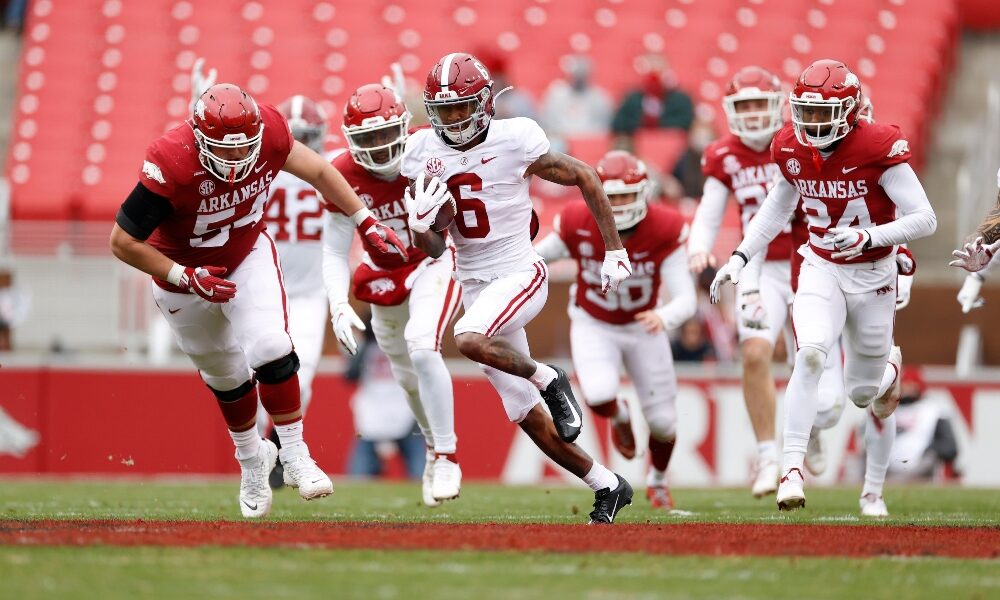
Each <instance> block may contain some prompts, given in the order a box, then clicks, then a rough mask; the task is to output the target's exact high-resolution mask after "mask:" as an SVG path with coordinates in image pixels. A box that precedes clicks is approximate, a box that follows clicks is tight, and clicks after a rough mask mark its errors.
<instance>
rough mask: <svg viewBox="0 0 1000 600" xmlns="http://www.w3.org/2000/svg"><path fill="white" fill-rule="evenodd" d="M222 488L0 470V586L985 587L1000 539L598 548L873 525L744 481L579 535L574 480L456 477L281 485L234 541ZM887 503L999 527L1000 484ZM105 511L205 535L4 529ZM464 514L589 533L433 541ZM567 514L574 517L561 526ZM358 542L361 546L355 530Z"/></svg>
mask: <svg viewBox="0 0 1000 600" xmlns="http://www.w3.org/2000/svg"><path fill="white" fill-rule="evenodd" d="M237 490H238V481H237V480H236V479H235V478H233V480H232V481H224V482H210V483H205V482H174V483H164V482H135V481H133V482H122V481H117V482H109V481H43V482H30V481H27V480H24V479H12V480H6V481H3V480H0V534H3V533H4V531H5V530H7V535H6V537H0V540H3V541H2V542H0V543H2V544H3V545H0V597H3V598H42V597H45V598H50V597H51V598H54V597H60V598H65V597H69V598H135V597H144V598H145V597H148V598H191V597H213V598H225V597H239V598H286V597H287V598H305V597H324V598H364V599H370V598H407V599H417V598H435V599H447V598H505V599H506V598H518V599H521V598H525V599H527V598H545V599H550V598H564V597H567V598H568V597H578V598H692V597H706V598H768V599H774V598H892V599H894V600H895V599H900V598H906V599H909V598H934V599H941V598H948V599H949V600H951V599H953V598H984V599H985V598H1000V559H998V558H997V557H1000V547H998V548H994V549H989V548H987V549H986V551H985V553H983V554H980V555H982V556H992V557H993V558H979V559H957V558H942V557H931V556H885V555H880V554H881V553H882V551H880V550H879V549H878V548H873V550H872V551H871V552H870V554H873V556H864V557H858V556H855V557H849V556H839V554H840V552H839V550H838V547H837V546H836V544H834V543H831V542H824V541H822V540H817V545H819V546H820V548H819V549H818V550H817V551H816V552H817V553H818V554H822V556H815V555H814V556H797V555H786V556H762V555H757V554H756V553H755V552H753V550H752V548H751V549H750V550H749V551H743V550H740V540H739V539H736V540H733V544H731V545H729V546H727V548H735V550H732V551H729V550H727V551H726V552H725V554H729V555H724V556H716V555H706V554H704V553H702V554H698V555H685V554H684V545H685V541H684V539H681V538H678V539H677V546H678V547H677V548H674V549H672V550H671V551H670V554H669V555H665V554H648V553H644V552H641V551H634V552H633V551H624V552H622V551H619V552H612V553H609V552H602V551H601V550H600V549H601V545H602V544H601V537H600V536H608V537H607V539H608V540H609V541H610V540H614V541H615V542H616V545H615V548H617V549H621V548H622V545H623V543H624V544H625V545H626V546H627V544H628V540H627V539H626V540H621V539H617V540H616V539H615V538H614V536H616V535H619V536H621V535H628V536H631V535H635V534H636V532H640V531H645V532H647V533H649V534H651V535H653V536H671V535H674V534H676V533H677V532H680V531H681V530H683V529H684V527H685V524H687V525H691V524H699V523H705V524H709V525H708V526H712V525H711V524H745V525H746V526H747V527H756V528H757V530H760V526H771V525H773V527H770V528H769V529H767V531H768V537H767V539H766V541H767V544H768V551H767V552H766V554H783V553H784V552H783V551H782V538H783V537H785V535H784V532H787V531H789V527H796V526H811V525H815V524H821V525H830V526H831V529H832V528H833V526H843V525H847V526H850V527H853V529H848V530H847V535H849V536H851V535H852V532H856V535H855V536H853V537H855V538H858V537H860V539H861V542H862V545H863V542H864V539H865V536H868V535H870V532H871V531H872V530H871V529H869V528H866V527H864V526H863V525H864V524H870V523H871V522H870V521H862V520H860V519H859V517H858V516H857V515H858V510H857V493H858V490H857V489H854V488H828V489H822V488H815V489H809V490H807V495H808V504H807V507H806V509H805V510H803V511H799V512H797V513H794V514H791V515H786V514H779V513H778V512H777V510H776V509H775V508H774V503H773V498H769V499H766V500H761V501H757V500H754V499H753V498H751V497H750V495H749V493H748V491H747V490H743V489H735V490H732V489H729V490H720V489H712V490H704V489H699V490H685V489H681V490H675V492H674V497H675V500H676V502H677V504H678V507H679V509H680V510H679V511H675V512H673V513H663V512H658V511H653V510H651V509H650V508H649V507H648V505H647V504H646V501H645V497H644V496H643V495H642V490H637V493H636V499H635V503H634V505H633V506H631V507H629V508H627V509H625V510H624V511H623V512H622V513H621V514H620V515H619V520H618V522H617V525H619V527H616V526H612V527H611V528H594V527H586V526H584V525H583V523H585V522H586V513H587V512H588V511H589V510H590V501H591V498H592V495H591V494H590V493H589V491H587V490H585V489H580V488H567V487H561V486H552V487H544V486H539V487H503V486H498V485H487V484H472V483H468V484H466V485H464V486H463V490H462V497H461V498H460V499H459V500H457V501H454V502H451V503H448V504H446V505H444V506H442V507H439V508H436V509H428V508H425V507H423V506H422V505H420V504H419V488H418V486H417V485H415V484H375V483H352V482H337V490H336V492H335V493H334V495H333V496H331V497H329V498H326V499H323V500H319V501H315V502H309V503H306V502H304V501H302V500H300V499H299V498H298V497H297V495H296V494H295V492H294V491H291V490H282V491H279V492H277V493H276V495H275V501H274V509H273V512H272V515H271V517H269V518H268V520H267V521H268V523H270V525H268V526H267V527H273V528H274V529H273V530H272V529H265V530H261V529H260V527H258V526H257V525H258V524H256V523H254V524H251V525H250V526H247V527H246V528H247V529H248V530H250V529H252V530H253V531H254V532H256V534H258V537H257V538H248V539H249V540H250V541H248V542H247V543H246V544H245V545H244V544H243V543H242V542H241V541H240V539H230V538H227V537H224V536H231V535H233V534H232V532H233V531H237V532H239V531H241V529H242V528H244V525H243V524H242V519H241V518H240V517H239V509H238V506H237V504H236V494H237ZM886 498H887V502H888V504H889V509H890V512H891V513H892V517H891V518H890V519H887V520H884V521H878V522H877V524H878V525H882V526H885V528H886V533H891V534H892V535H896V534H895V531H896V530H895V529H892V531H891V532H890V531H889V528H892V527H895V526H917V527H915V528H914V527H910V528H905V529H901V530H900V531H902V532H904V533H900V534H899V535H909V534H908V533H905V532H906V531H913V530H919V531H923V532H924V533H926V532H928V531H929V532H931V533H933V532H936V531H945V530H944V529H939V528H943V527H945V526H947V527H958V528H966V529H964V530H963V531H969V532H972V531H973V530H979V531H981V530H982V528H984V527H986V528H991V529H993V530H998V529H1000V492H997V491H995V490H966V489H959V488H929V487H906V488H889V489H888V490H887V494H886ZM112 519H113V520H115V522H116V523H119V524H121V522H124V523H125V525H126V527H125V529H128V528H131V527H141V525H142V523H143V522H146V521H172V522H176V523H177V524H181V523H186V524H187V525H188V526H191V525H192V524H191V523H190V521H192V520H194V521H198V522H200V523H194V524H193V525H194V527H195V528H196V529H203V530H204V533H205V534H206V535H207V536H208V537H207V538H205V539H208V540H209V541H207V542H204V541H201V542H196V543H192V542H191V540H190V539H186V538H183V537H182V538H179V539H180V542H179V544H180V545H178V543H174V542H171V541H162V542H161V541H153V542H152V543H150V542H148V541H146V542H142V543H141V544H140V545H127V546H118V545H105V544H107V542H108V541H109V540H110V539H111V538H108V537H105V538H103V539H102V536H101V535H100V534H97V535H94V534H92V533H86V532H84V531H83V530H82V529H81V534H80V535H79V536H76V537H73V536H70V538H69V539H70V541H69V542H63V543H60V544H58V545H53V544H51V543H45V542H41V543H40V542H38V541H37V540H36V541H32V540H31V539H29V538H26V537H19V534H11V533H10V530H12V529H15V528H21V529H24V528H28V529H37V530H44V529H46V528H50V527H51V521H53V520H55V521H59V522H62V521H64V520H72V521H71V523H70V525H71V527H76V523H77V522H80V523H91V522H93V523H98V524H100V523H104V522H105V520H112ZM84 520H87V521H84ZM121 520H125V521H121ZM139 520H141V521H139ZM25 521H30V523H25ZM219 521H228V522H229V523H223V524H222V525H226V526H228V527H229V529H225V530H224V531H223V533H221V534H218V535H221V536H223V537H217V538H212V537H211V534H212V532H213V531H215V530H216V529H217V528H218V527H219V526H220V524H219V523H218V522H219ZM301 522H307V523H308V522H313V523H314V524H313V525H310V526H309V527H315V528H321V527H333V528H336V527H339V525H338V523H344V524H347V523H348V522H349V523H358V522H361V523H363V524H365V527H367V526H368V525H367V524H371V525H372V527H377V528H380V529H379V532H380V533H381V534H382V537H380V538H379V539H380V540H382V541H380V542H378V543H375V542H374V541H372V543H371V545H372V547H370V548H367V547H359V548H357V549H338V548H330V547H315V546H311V545H310V546H302V547H299V546H296V544H295V541H294V539H289V538H288V537H287V535H288V533H287V530H286V529H282V526H292V525H300V524H301ZM133 523H134V524H135V525H133ZM410 523H419V524H426V525H433V526H437V525H440V526H441V527H440V528H439V529H435V530H434V531H438V533H437V534H436V535H440V536H441V540H442V547H443V548H447V549H445V550H433V546H434V542H433V539H434V538H431V539H432V541H431V542H430V543H427V544H425V545H424V546H425V547H423V548H421V549H409V550H399V549H393V543H392V540H393V539H394V537H393V536H395V535H396V530H397V529H398V535H399V536H400V537H399V539H401V540H402V537H403V536H405V535H407V532H406V531H405V528H406V527H408V526H409V525H408V524H410ZM462 523H489V524H494V523H495V524H506V528H505V529H504V532H505V533H504V535H509V536H511V537H512V539H511V540H508V541H510V542H511V544H512V545H511V548H516V542H517V538H518V532H519V531H522V530H523V531H524V532H525V534H527V533H528V532H529V530H530V531H532V532H533V534H534V535H537V534H538V529H540V528H541V529H542V530H543V531H544V530H547V527H539V525H538V524H545V525H546V526H551V527H549V528H551V529H552V530H553V531H554V533H553V535H565V534H566V532H583V533H586V534H587V535H589V536H590V537H591V538H596V541H594V539H592V540H591V542H592V543H591V545H590V546H588V549H589V551H573V550H570V551H559V552H555V551H541V550H531V549H525V548H519V549H509V550H503V549H495V550H490V551H484V550H481V549H461V548H462V542H461V540H459V541H458V542H457V543H456V542H455V541H454V540H452V541H451V542H448V543H444V541H443V540H444V539H445V537H446V536H447V535H448V533H449V531H450V530H452V529H460V528H461V527H462V526H461V525H457V524H462ZM452 524H456V525H455V526H454V528H452V527H451V525H452ZM573 524H578V525H579V527H569V528H567V527H566V526H568V525H573ZM673 525H676V527H671V526H673ZM166 526H167V527H169V526H170V523H167V524H166ZM491 526H492V525H491ZM521 526H523V527H521ZM81 527H82V526H81ZM387 528H388V532H386V529H387ZM838 528H839V529H840V530H841V531H843V530H844V528H843V527H838ZM928 528H930V529H928ZM737 531H739V530H737ZM226 532H229V533H226ZM616 532H618V533H616ZM41 533H44V531H42V532H41ZM373 533H374V530H373ZM987 533H990V532H989V531H987ZM261 534H262V535H264V536H265V539H264V540H262V539H261V538H260V535H261ZM386 534H387V535H386ZM272 535H273V537H274V544H282V546H281V547H274V546H273V545H269V542H268V540H267V539H266V536H272ZM959 535H962V533H961V532H959ZM283 536H285V537H283ZM199 539H201V538H199ZM212 539H215V540H216V541H214V542H213V541H211V540H212ZM989 539H1000V537H993V538H989ZM372 540H374V537H373V538H372ZM385 540H389V541H388V542H386V541H385ZM356 541H357V543H358V544H359V545H360V546H365V545H367V544H366V542H365V540H364V539H361V540H356ZM695 541H697V540H690V542H691V543H692V544H693V543H694V542H695ZM855 541H857V540H855ZM234 544H235V545H234ZM637 544H638V542H637ZM824 544H825V545H824ZM754 547H756V548H758V549H759V548H760V546H759V544H758V545H757V546H754ZM637 549H638V546H637ZM710 554H711V553H710Z"/></svg>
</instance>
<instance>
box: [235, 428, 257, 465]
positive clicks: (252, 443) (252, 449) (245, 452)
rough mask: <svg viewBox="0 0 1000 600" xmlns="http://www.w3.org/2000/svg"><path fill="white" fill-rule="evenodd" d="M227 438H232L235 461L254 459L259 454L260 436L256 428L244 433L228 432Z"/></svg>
mask: <svg viewBox="0 0 1000 600" xmlns="http://www.w3.org/2000/svg"><path fill="white" fill-rule="evenodd" d="M229 437H231V438H233V444H235V445H236V459H237V460H247V459H250V458H254V457H256V456H257V454H258V453H259V452H260V436H259V435H258V434H257V428H256V427H251V428H250V429H247V430H245V431H233V430H229Z"/></svg>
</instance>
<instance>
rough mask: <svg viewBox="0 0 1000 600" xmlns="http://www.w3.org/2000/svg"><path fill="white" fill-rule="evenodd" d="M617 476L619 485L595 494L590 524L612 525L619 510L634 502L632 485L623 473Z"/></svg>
mask: <svg viewBox="0 0 1000 600" xmlns="http://www.w3.org/2000/svg"><path fill="white" fill-rule="evenodd" d="M615 477H617V478H618V487H616V488H615V489H613V490H611V489H608V488H604V489H603V490H600V491H599V492H596V493H595V494H594V510H592V511H590V523H588V525H610V524H612V523H614V522H615V516H617V515H618V511H620V510H621V509H623V508H625V507H626V506H628V505H629V504H632V486H631V485H629V484H628V482H627V481H625V479H623V478H622V476H621V475H619V474H617V473H615Z"/></svg>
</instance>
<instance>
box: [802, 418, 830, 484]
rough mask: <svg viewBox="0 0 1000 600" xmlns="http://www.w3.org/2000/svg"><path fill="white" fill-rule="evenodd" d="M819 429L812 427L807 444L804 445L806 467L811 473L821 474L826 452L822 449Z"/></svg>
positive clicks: (823, 468)
mask: <svg viewBox="0 0 1000 600" xmlns="http://www.w3.org/2000/svg"><path fill="white" fill-rule="evenodd" d="M820 434H821V430H820V429H817V428H816V427H813V428H812V431H811V432H810V433H809V444H808V445H807V446H806V468H807V469H809V472H810V473H812V474H813V475H822V474H823V471H826V452H824V450H823V439H822V438H821V437H820Z"/></svg>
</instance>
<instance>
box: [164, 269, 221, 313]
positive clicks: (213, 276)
mask: <svg viewBox="0 0 1000 600" xmlns="http://www.w3.org/2000/svg"><path fill="white" fill-rule="evenodd" d="M225 274H226V269H224V268H222V267H185V268H184V273H183V274H181V277H180V280H179V281H178V282H177V283H176V284H175V285H176V286H177V287H179V288H181V289H182V290H187V291H190V292H194V293H195V294H198V295H199V296H201V297H202V298H204V299H205V300H208V301H209V302H215V303H217V304H223V303H226V302H229V301H230V300H232V299H233V297H234V296H236V284H235V283H233V282H232V281H229V280H228V279H223V278H222V277H220V275H225Z"/></svg>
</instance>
